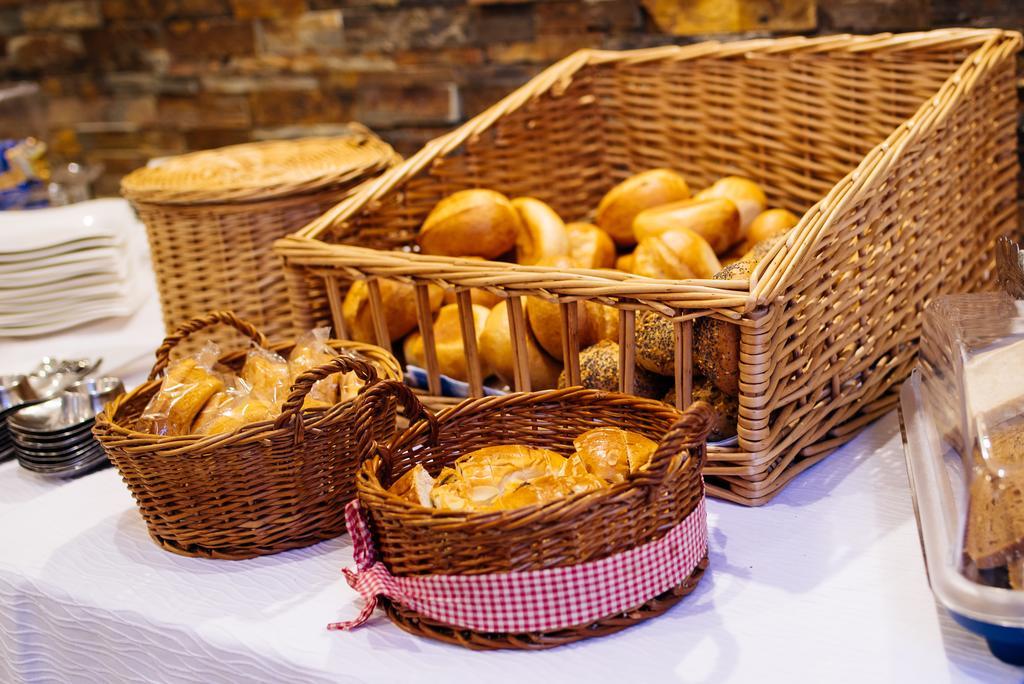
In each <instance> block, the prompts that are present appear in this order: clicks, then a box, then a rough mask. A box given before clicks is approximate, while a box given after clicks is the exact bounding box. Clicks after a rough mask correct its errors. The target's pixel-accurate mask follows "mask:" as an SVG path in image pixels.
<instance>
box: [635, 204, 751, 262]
mask: <svg viewBox="0 0 1024 684" xmlns="http://www.w3.org/2000/svg"><path fill="white" fill-rule="evenodd" d="M680 228H688V229H689V230H692V231H693V232H694V233H696V234H697V235H700V236H701V237H702V238H704V239H705V240H707V242H708V244H709V245H711V248H712V249H713V250H715V253H716V254H725V253H726V252H727V251H728V250H729V248H730V247H732V246H733V245H734V244H736V242H737V241H738V240H739V239H740V213H739V211H738V210H737V209H736V205H735V204H733V203H732V200H728V199H725V198H721V197H713V198H710V199H704V200H698V199H689V200H682V201H681V202H672V203H671V204H663V205H661V206H660V207H652V208H651V209H647V210H645V211H642V212H640V213H639V214H637V217H636V218H635V219H633V234H634V235H635V236H636V239H637V242H643V241H644V240H645V239H646V238H649V237H657V236H658V235H661V234H662V233H664V232H666V231H670V230H678V229H680Z"/></svg>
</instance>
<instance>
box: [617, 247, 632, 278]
mask: <svg viewBox="0 0 1024 684" xmlns="http://www.w3.org/2000/svg"><path fill="white" fill-rule="evenodd" d="M633 261H634V257H633V252H630V253H629V254H623V255H622V256H620V257H617V258H616V259H615V268H616V269H618V270H620V271H624V272H626V273H632V272H633Z"/></svg>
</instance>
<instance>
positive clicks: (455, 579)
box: [327, 499, 708, 633]
mask: <svg viewBox="0 0 1024 684" xmlns="http://www.w3.org/2000/svg"><path fill="white" fill-rule="evenodd" d="M345 517H346V521H347V523H348V531H349V534H350V535H351V536H352V543H353V546H354V557H355V562H356V568H355V570H351V569H345V570H344V571H343V572H344V574H345V578H346V579H347V580H348V583H349V585H350V586H351V587H352V588H353V589H355V590H356V591H358V592H359V593H360V594H361V595H362V596H363V598H364V599H366V604H365V605H364V606H363V609H362V610H361V611H360V613H359V615H358V616H357V617H356V618H355V619H354V620H348V621H346V622H335V623H332V624H330V625H328V626H327V627H328V629H345V630H347V629H353V628H355V627H358V626H359V625H361V624H363V623H364V622H366V620H367V619H369V617H370V615H371V614H372V613H373V610H374V608H375V607H376V606H377V597H378V596H387V597H388V598H390V599H392V600H394V601H396V602H397V603H400V604H401V605H403V606H405V607H407V608H410V609H412V610H415V611H416V612H418V613H420V614H421V615H424V616H426V617H429V618H432V619H434V620H438V621H440V622H443V623H446V624H449V625H453V626H457V627H464V628H466V629H473V630H477V631H481V632H509V633H520V632H549V631H552V630H557V629H564V628H567V627H573V626H576V625H585V624H588V623H591V622H594V621H595V620H600V619H602V618H605V617H609V616H611V615H618V614H620V613H625V612H628V611H629V610H631V609H633V608H636V607H638V606H641V605H643V604H644V603H646V602H647V601H649V600H651V599H652V598H654V597H655V596H658V595H659V594H662V593H664V592H666V591H668V590H669V589H671V588H672V587H674V586H677V585H679V584H682V582H683V580H685V579H686V578H687V577H689V576H690V573H692V572H693V570H694V568H696V567H697V564H698V563H699V562H700V561H701V559H703V558H704V556H705V555H706V553H707V548H708V526H707V513H706V511H705V508H704V500H703V499H701V501H700V504H699V505H698V506H697V508H696V509H694V511H693V512H692V513H691V514H690V515H688V516H687V517H686V519H685V520H683V521H682V522H681V523H679V524H678V525H676V526H675V527H673V528H672V529H671V530H670V531H669V532H668V534H666V535H665V536H664V537H662V538H661V539H658V540H657V541H653V542H650V543H649V544H644V545H643V546H639V547H637V548H635V549H631V550H629V551H624V552H622V553H618V554H615V555H614V556H609V557H607V558H602V559H601V560H596V561H590V562H588V563H581V564H579V565H571V566H567V567H563V568H549V569H546V570H530V571H526V572H504V573H494V574H489V575H415V576H410V577H396V576H394V575H392V574H391V573H390V572H388V570H387V568H386V567H384V564H383V563H381V562H380V561H378V560H377V556H376V552H375V550H374V548H373V541H372V538H371V536H370V530H369V528H368V527H367V526H366V521H365V520H364V518H363V515H362V511H361V510H360V508H359V502H358V501H353V502H351V503H349V504H348V506H347V507H346V508H345Z"/></svg>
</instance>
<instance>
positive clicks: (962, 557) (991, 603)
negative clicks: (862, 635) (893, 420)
mask: <svg viewBox="0 0 1024 684" xmlns="http://www.w3.org/2000/svg"><path fill="white" fill-rule="evenodd" d="M901 409H902V416H903V420H904V427H905V439H906V447H907V460H908V466H909V471H910V475H911V484H912V487H913V489H914V495H915V500H916V502H917V510H918V514H919V518H920V523H921V535H922V542H923V544H924V549H925V556H926V558H927V562H928V570H929V576H930V578H931V581H932V587H933V589H934V590H935V593H936V595H937V596H938V597H939V598H940V600H941V601H942V602H943V603H945V604H946V605H947V607H949V608H951V609H952V610H954V611H956V612H959V613H962V614H964V615H967V616H969V617H973V618H976V619H979V620H984V621H987V622H992V623H995V624H1000V625H1004V626H1010V627H1024V302H1020V301H1016V300H1014V299H1013V298H1011V297H1009V296H1008V295H1006V294H1004V293H986V294H970V295H954V296H948V297H943V298H940V299H939V300H937V301H936V302H934V303H933V304H932V305H930V306H929V307H928V309H927V310H926V312H925V318H924V331H923V333H922V341H921V357H920V364H919V370H918V371H916V372H915V374H914V375H913V376H912V378H911V380H910V381H908V382H907V383H906V385H905V386H904V389H903V393H902V397H901Z"/></svg>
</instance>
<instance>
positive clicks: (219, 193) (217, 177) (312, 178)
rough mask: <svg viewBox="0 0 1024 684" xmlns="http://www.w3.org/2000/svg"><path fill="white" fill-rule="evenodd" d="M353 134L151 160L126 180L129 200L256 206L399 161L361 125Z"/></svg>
mask: <svg viewBox="0 0 1024 684" xmlns="http://www.w3.org/2000/svg"><path fill="white" fill-rule="evenodd" d="M348 128H349V130H350V131H351V133H350V134H348V135H341V136H333V137H317V138H299V139H295V140H268V141H263V142H253V143H244V144H242V145H231V146H229V147H221V148H217V149H213V150H203V151H201V152H191V153H189V154H183V155H179V156H176V157H167V158H165V159H161V160H159V161H157V162H155V163H154V162H150V164H149V165H148V166H146V167H144V168H141V169H137V170H135V171H133V172H131V173H130V174H128V175H127V176H125V177H124V178H123V179H122V180H121V193H122V194H123V195H124V196H125V197H126V198H128V199H130V200H134V201H139V202H151V203H156V204H195V203H212V202H217V203H225V202H228V203H231V202H252V201H257V200H265V199H271V198H277V197H283V196H288V195H299V194H304V193H308V192H313V191H315V190H321V189H324V188H329V187H331V186H338V185H344V184H350V183H353V182H358V181H360V180H361V179H363V178H364V177H367V176H370V175H373V174H375V173H377V172H379V171H382V170H384V169H386V168H388V167H389V166H391V165H392V164H394V163H395V162H396V161H398V160H399V157H398V155H397V153H396V152H395V151H394V150H393V149H392V148H391V146H390V145H388V144H387V143H386V142H384V141H383V140H381V139H380V138H378V137H377V136H376V135H374V134H373V132H372V131H370V130H369V129H368V128H366V127H365V126H363V125H361V124H357V123H350V124H348Z"/></svg>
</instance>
